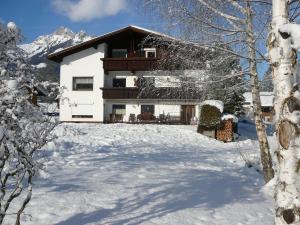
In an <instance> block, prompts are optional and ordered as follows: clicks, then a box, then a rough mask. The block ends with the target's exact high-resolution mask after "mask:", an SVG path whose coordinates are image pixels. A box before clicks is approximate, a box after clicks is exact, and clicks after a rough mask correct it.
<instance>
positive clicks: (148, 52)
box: [144, 48, 156, 58]
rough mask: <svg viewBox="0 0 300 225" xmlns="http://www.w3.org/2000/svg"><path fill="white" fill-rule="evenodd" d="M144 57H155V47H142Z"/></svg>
mask: <svg viewBox="0 0 300 225" xmlns="http://www.w3.org/2000/svg"><path fill="white" fill-rule="evenodd" d="M144 51H145V56H146V58H155V57H156V49H155V48H144Z"/></svg>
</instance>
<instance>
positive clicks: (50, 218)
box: [5, 124, 273, 225]
mask: <svg viewBox="0 0 300 225" xmlns="http://www.w3.org/2000/svg"><path fill="white" fill-rule="evenodd" d="M244 126H245V125H244ZM56 133H57V135H59V138H58V139H57V140H56V141H55V142H54V143H49V144H48V145H47V146H46V147H45V149H46V151H45V157H46V159H47V162H46V163H45V165H46V166H45V171H44V172H42V173H41V175H40V177H39V178H38V179H37V180H36V182H35V189H34V193H33V199H32V201H31V202H30V205H29V206H28V208H27V209H26V210H25V215H24V216H23V219H22V220H23V224H24V225H29V224H30V225H50V224H51V225H84V224H86V225H96V224H97V225H99V224H103V225H112V224H115V225H123V224H130V225H138V224H144V225H146V224H147V225H154V224H158V225H161V224H162V225H177V224H178V225H242V224H244V225H271V224H273V211H272V204H273V203H272V201H273V200H272V194H270V195H267V194H266V192H267V191H266V190H265V191H263V189H262V186H263V180H262V175H261V174H259V173H258V172H257V171H256V169H255V168H247V167H245V163H244V161H243V160H242V159H241V156H240V155H239V153H238V152H239V151H242V152H245V153H247V156H248V157H249V158H251V157H253V159H255V156H253V155H251V152H255V151H258V150H257V149H258V147H257V143H256V141H251V140H243V141H240V142H238V144H236V143H228V144H224V143H221V142H218V141H215V140H212V139H208V138H206V137H204V136H202V135H200V134H197V133H196V127H195V126H167V125H128V124H109V125H108V124H62V125H60V126H59V127H58V128H57V129H56ZM244 139H245V138H244ZM237 146H238V148H239V150H238V149H237ZM5 224H7V225H11V224H13V223H12V221H11V220H10V219H9V217H8V219H7V220H6V223H5Z"/></svg>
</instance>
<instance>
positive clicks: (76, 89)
mask: <svg viewBox="0 0 300 225" xmlns="http://www.w3.org/2000/svg"><path fill="white" fill-rule="evenodd" d="M76 79H92V83H91V84H92V88H91V89H78V88H76V86H75V80H76ZM72 91H94V77H93V76H90V77H82V76H81V77H73V78H72Z"/></svg>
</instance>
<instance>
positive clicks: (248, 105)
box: [243, 92, 274, 122]
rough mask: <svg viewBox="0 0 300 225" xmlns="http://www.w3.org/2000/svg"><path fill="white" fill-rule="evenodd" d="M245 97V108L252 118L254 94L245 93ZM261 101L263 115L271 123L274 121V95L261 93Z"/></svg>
mask: <svg viewBox="0 0 300 225" xmlns="http://www.w3.org/2000/svg"><path fill="white" fill-rule="evenodd" d="M243 96H244V98H245V103H244V105H243V107H244V109H245V112H246V113H247V114H248V115H250V117H251V115H252V114H253V102H252V93H251V92H245V93H244V94H243ZM260 100H261V109H262V115H263V117H264V118H265V119H266V120H267V121H269V122H271V121H272V120H273V101H274V93H273V92H260Z"/></svg>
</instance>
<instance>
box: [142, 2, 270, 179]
mask: <svg viewBox="0 0 300 225" xmlns="http://www.w3.org/2000/svg"><path fill="white" fill-rule="evenodd" d="M145 1H146V6H148V7H149V8H151V11H153V12H154V14H157V13H159V14H160V15H161V18H163V19H165V21H166V23H167V25H168V26H167V28H168V29H169V30H171V31H173V34H175V35H178V34H181V36H180V39H181V40H183V41H185V42H192V43H197V45H198V46H201V47H202V48H203V49H216V50H218V51H220V52H223V55H224V56H225V59H228V58H234V57H237V58H239V59H240V63H241V65H242V68H243V74H244V75H248V76H249V77H250V82H251V91H252V97H253V98H252V99H253V106H254V119H255V125H256V131H257V136H258V141H259V146H260V154H261V163H262V167H263V174H264V180H265V182H268V181H269V180H270V179H272V178H273V176H274V171H273V168H272V159H271V155H270V147H269V143H268V139H267V135H266V128H265V125H264V123H263V120H262V111H261V100H260V94H259V78H258V70H257V64H258V63H260V62H262V61H264V60H266V59H265V57H264V55H265V52H263V51H262V50H263V49H262V48H260V45H261V44H262V42H263V41H264V40H265V38H266V35H267V29H266V28H267V24H268V23H269V19H270V14H269V9H270V6H271V4H270V1H269V0H265V1H255V0H240V1H235V0H181V1H173V0H165V1H160V0H145ZM220 43H221V44H220ZM190 52H191V53H192V52H193V50H191V51H190ZM234 75H235V73H229V74H227V75H226V76H225V78H227V79H230V78H232V77H234ZM223 79H224V78H223ZM220 82H222V78H221V77H220Z"/></svg>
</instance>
